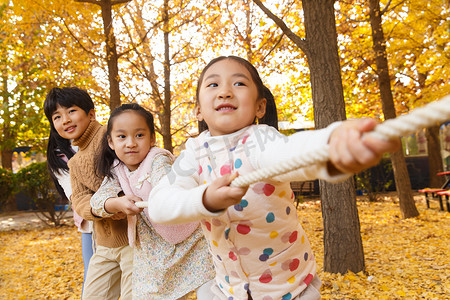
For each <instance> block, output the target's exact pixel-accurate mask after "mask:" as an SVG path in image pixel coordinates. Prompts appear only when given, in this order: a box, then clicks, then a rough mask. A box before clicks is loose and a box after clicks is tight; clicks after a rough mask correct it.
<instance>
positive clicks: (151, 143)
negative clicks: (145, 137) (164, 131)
mask: <svg viewBox="0 0 450 300" xmlns="http://www.w3.org/2000/svg"><path fill="white" fill-rule="evenodd" d="M155 143H156V134H152V136H151V138H150V147H153V146H155Z"/></svg>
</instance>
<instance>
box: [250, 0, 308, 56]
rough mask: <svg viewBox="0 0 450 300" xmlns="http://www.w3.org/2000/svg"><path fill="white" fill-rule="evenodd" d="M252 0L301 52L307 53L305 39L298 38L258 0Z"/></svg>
mask: <svg viewBox="0 0 450 300" xmlns="http://www.w3.org/2000/svg"><path fill="white" fill-rule="evenodd" d="M253 2H254V3H255V4H256V5H258V6H259V8H260V9H261V10H262V11H263V12H264V13H265V14H266V15H267V16H268V17H269V18H270V19H272V21H274V22H275V24H277V25H278V27H280V29H281V30H282V31H283V33H284V34H285V35H286V36H287V37H288V38H289V39H290V40H291V41H292V42H294V44H296V45H297V46H298V47H299V48H300V49H301V50H302V51H303V52H305V53H308V52H309V50H308V44H307V41H306V40H305V39H302V38H300V37H299V36H298V35H296V34H295V33H294V32H292V30H291V29H290V28H289V27H288V26H287V25H286V23H284V21H283V20H282V19H280V18H278V17H277V16H276V15H274V14H273V13H272V12H271V11H270V10H269V9H268V8H267V7H265V6H264V4H262V2H261V1H260V0H253Z"/></svg>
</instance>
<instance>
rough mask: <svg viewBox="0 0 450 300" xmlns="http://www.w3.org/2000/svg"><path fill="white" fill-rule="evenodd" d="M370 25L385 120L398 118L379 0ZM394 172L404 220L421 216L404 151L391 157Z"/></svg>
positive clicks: (372, 8) (373, 2)
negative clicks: (413, 193)
mask: <svg viewBox="0 0 450 300" xmlns="http://www.w3.org/2000/svg"><path fill="white" fill-rule="evenodd" d="M369 4H370V25H371V27H372V39H373V49H374V51H375V62H376V66H377V75H378V85H379V88H380V96H381V102H382V108H383V114H384V118H385V119H392V118H395V117H396V113H395V106H394V99H393V96H392V90H391V79H390V76H389V67H388V61H387V53H386V44H385V43H386V42H385V39H384V34H383V28H382V23H381V12H380V2H379V0H370V1H369ZM391 161H392V167H393V170H394V177H395V184H396V188H397V193H398V197H399V202H400V211H401V213H402V216H403V218H411V217H416V216H418V215H419V212H418V211H417V208H416V205H415V203H414V198H413V195H412V190H411V182H410V180H409V174H408V169H407V168H406V162H405V158H404V156H403V151H402V150H400V151H397V152H396V153H393V154H392V155H391Z"/></svg>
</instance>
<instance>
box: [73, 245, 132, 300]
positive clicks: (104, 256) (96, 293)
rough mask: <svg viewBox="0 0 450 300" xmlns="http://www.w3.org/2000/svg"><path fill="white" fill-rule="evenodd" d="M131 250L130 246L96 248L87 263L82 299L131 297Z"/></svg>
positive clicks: (122, 299) (123, 299)
mask: <svg viewBox="0 0 450 300" xmlns="http://www.w3.org/2000/svg"><path fill="white" fill-rule="evenodd" d="M132 271H133V249H132V248H131V247H130V246H128V245H127V246H123V247H119V248H108V247H103V246H97V249H96V251H95V253H94V255H92V257H91V260H90V262H89V268H88V272H87V275H86V281H85V284H84V290H83V297H82V298H83V299H84V300H91V299H95V300H97V299H99V300H100V299H105V300H106V299H107V300H110V299H119V296H120V299H121V300H128V299H131V297H132V291H131V273H132Z"/></svg>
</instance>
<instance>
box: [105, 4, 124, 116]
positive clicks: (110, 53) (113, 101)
mask: <svg viewBox="0 0 450 300" xmlns="http://www.w3.org/2000/svg"><path fill="white" fill-rule="evenodd" d="M100 6H101V9H102V19H103V30H104V32H105V44H106V61H107V63H108V78H109V97H110V98H109V108H110V109H111V110H113V109H114V108H116V107H118V106H120V103H121V101H120V87H119V67H118V60H119V59H118V56H117V47H116V37H115V36H114V28H113V20H112V3H111V0H103V1H101V5H100Z"/></svg>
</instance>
